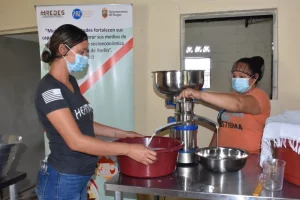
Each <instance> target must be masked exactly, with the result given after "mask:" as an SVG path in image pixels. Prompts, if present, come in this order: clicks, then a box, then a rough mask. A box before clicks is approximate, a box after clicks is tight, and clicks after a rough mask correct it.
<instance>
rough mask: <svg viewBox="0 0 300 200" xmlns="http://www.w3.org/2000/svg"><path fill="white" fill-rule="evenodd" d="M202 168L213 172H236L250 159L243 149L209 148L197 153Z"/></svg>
mask: <svg viewBox="0 0 300 200" xmlns="http://www.w3.org/2000/svg"><path fill="white" fill-rule="evenodd" d="M196 155H197V156H198V158H199V163H200V164H201V166H202V167H203V168H204V169H206V170H209V171H213V172H234V171H239V170H241V169H242V168H243V167H244V166H245V164H246V162H247V158H248V153H247V152H246V151H245V150H242V149H236V148H226V147H219V148H217V147H207V148H202V149H199V150H197V151H196Z"/></svg>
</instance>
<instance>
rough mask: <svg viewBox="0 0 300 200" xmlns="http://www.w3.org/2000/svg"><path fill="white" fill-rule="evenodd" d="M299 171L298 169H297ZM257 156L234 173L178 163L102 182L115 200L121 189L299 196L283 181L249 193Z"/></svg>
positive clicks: (243, 199) (233, 199) (248, 198)
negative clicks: (150, 174) (160, 172)
mask: <svg viewBox="0 0 300 200" xmlns="http://www.w3.org/2000/svg"><path fill="white" fill-rule="evenodd" d="M299 170H300V169H299ZM261 171H262V170H261V168H260V166H259V156H250V157H249V158H248V161H247V164H246V166H245V167H244V168H243V169H242V170H241V171H238V172H233V173H223V174H222V173H212V172H209V171H206V170H205V169H203V168H202V167H201V166H200V165H195V166H178V167H177V170H176V171H175V172H174V173H172V174H171V175H168V176H165V177H159V178H153V179H140V178H134V177H129V176H125V175H122V174H120V173H119V174H117V175H115V176H114V177H112V178H111V179H110V180H109V181H107V182H106V183H105V185H104V187H105V190H107V191H114V192H115V200H122V199H123V194H122V193H123V192H125V193H138V194H150V195H159V196H174V197H184V198H192V199H218V200H219V199H224V200H229V199H230V200H256V199H300V187H298V186H296V185H293V184H291V183H288V182H284V186H283V189H282V190H281V191H279V192H268V191H264V190H263V191H262V192H261V195H260V196H259V197H255V196H252V194H253V191H254V189H255V187H256V185H257V183H258V181H259V176H260V174H261Z"/></svg>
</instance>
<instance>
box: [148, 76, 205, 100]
mask: <svg viewBox="0 0 300 200" xmlns="http://www.w3.org/2000/svg"><path fill="white" fill-rule="evenodd" d="M152 73H153V84H154V88H155V89H156V90H157V91H158V92H159V93H162V94H165V95H178V94H179V93H180V92H181V91H182V90H184V89H186V88H193V89H197V90H200V89H202V87H203V84H204V70H170V71H155V72H152Z"/></svg>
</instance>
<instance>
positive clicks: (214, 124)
mask: <svg viewBox="0 0 300 200" xmlns="http://www.w3.org/2000/svg"><path fill="white" fill-rule="evenodd" d="M193 119H194V120H197V121H200V122H204V123H207V124H209V125H211V126H213V127H215V128H219V124H218V123H217V122H215V121H213V120H211V119H208V118H206V117H202V116H198V115H195V114H194V115H193Z"/></svg>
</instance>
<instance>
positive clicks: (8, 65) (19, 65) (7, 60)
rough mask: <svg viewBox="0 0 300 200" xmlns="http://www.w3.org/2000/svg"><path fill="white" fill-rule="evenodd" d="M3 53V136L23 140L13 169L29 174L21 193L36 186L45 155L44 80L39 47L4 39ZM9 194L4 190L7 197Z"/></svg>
mask: <svg viewBox="0 0 300 200" xmlns="http://www.w3.org/2000/svg"><path fill="white" fill-rule="evenodd" d="M36 37H37V34H36ZM0 51H1V54H0V67H1V73H0V85H1V87H0V93H1V97H0V108H1V114H2V117H1V120H0V133H1V134H7V135H10V134H11V135H20V136H22V138H23V144H22V145H20V146H19V149H18V152H17V156H16V158H15V160H14V162H13V163H12V166H11V169H10V172H11V171H21V172H26V173H27V179H26V180H24V181H22V182H20V183H19V184H18V191H19V192H21V191H24V190H26V189H28V188H31V187H33V186H34V185H35V183H36V178H37V172H38V168H39V161H40V160H41V159H43V158H44V154H45V147H44V134H43V129H42V127H41V125H40V123H39V121H38V117H37V115H36V111H35V107H34V99H35V98H34V95H35V90H36V86H37V84H38V81H39V80H40V79H41V72H40V55H39V54H40V51H39V44H38V43H37V42H32V41H25V40H21V39H14V38H8V37H3V36H0ZM7 192H8V190H4V196H7Z"/></svg>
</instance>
